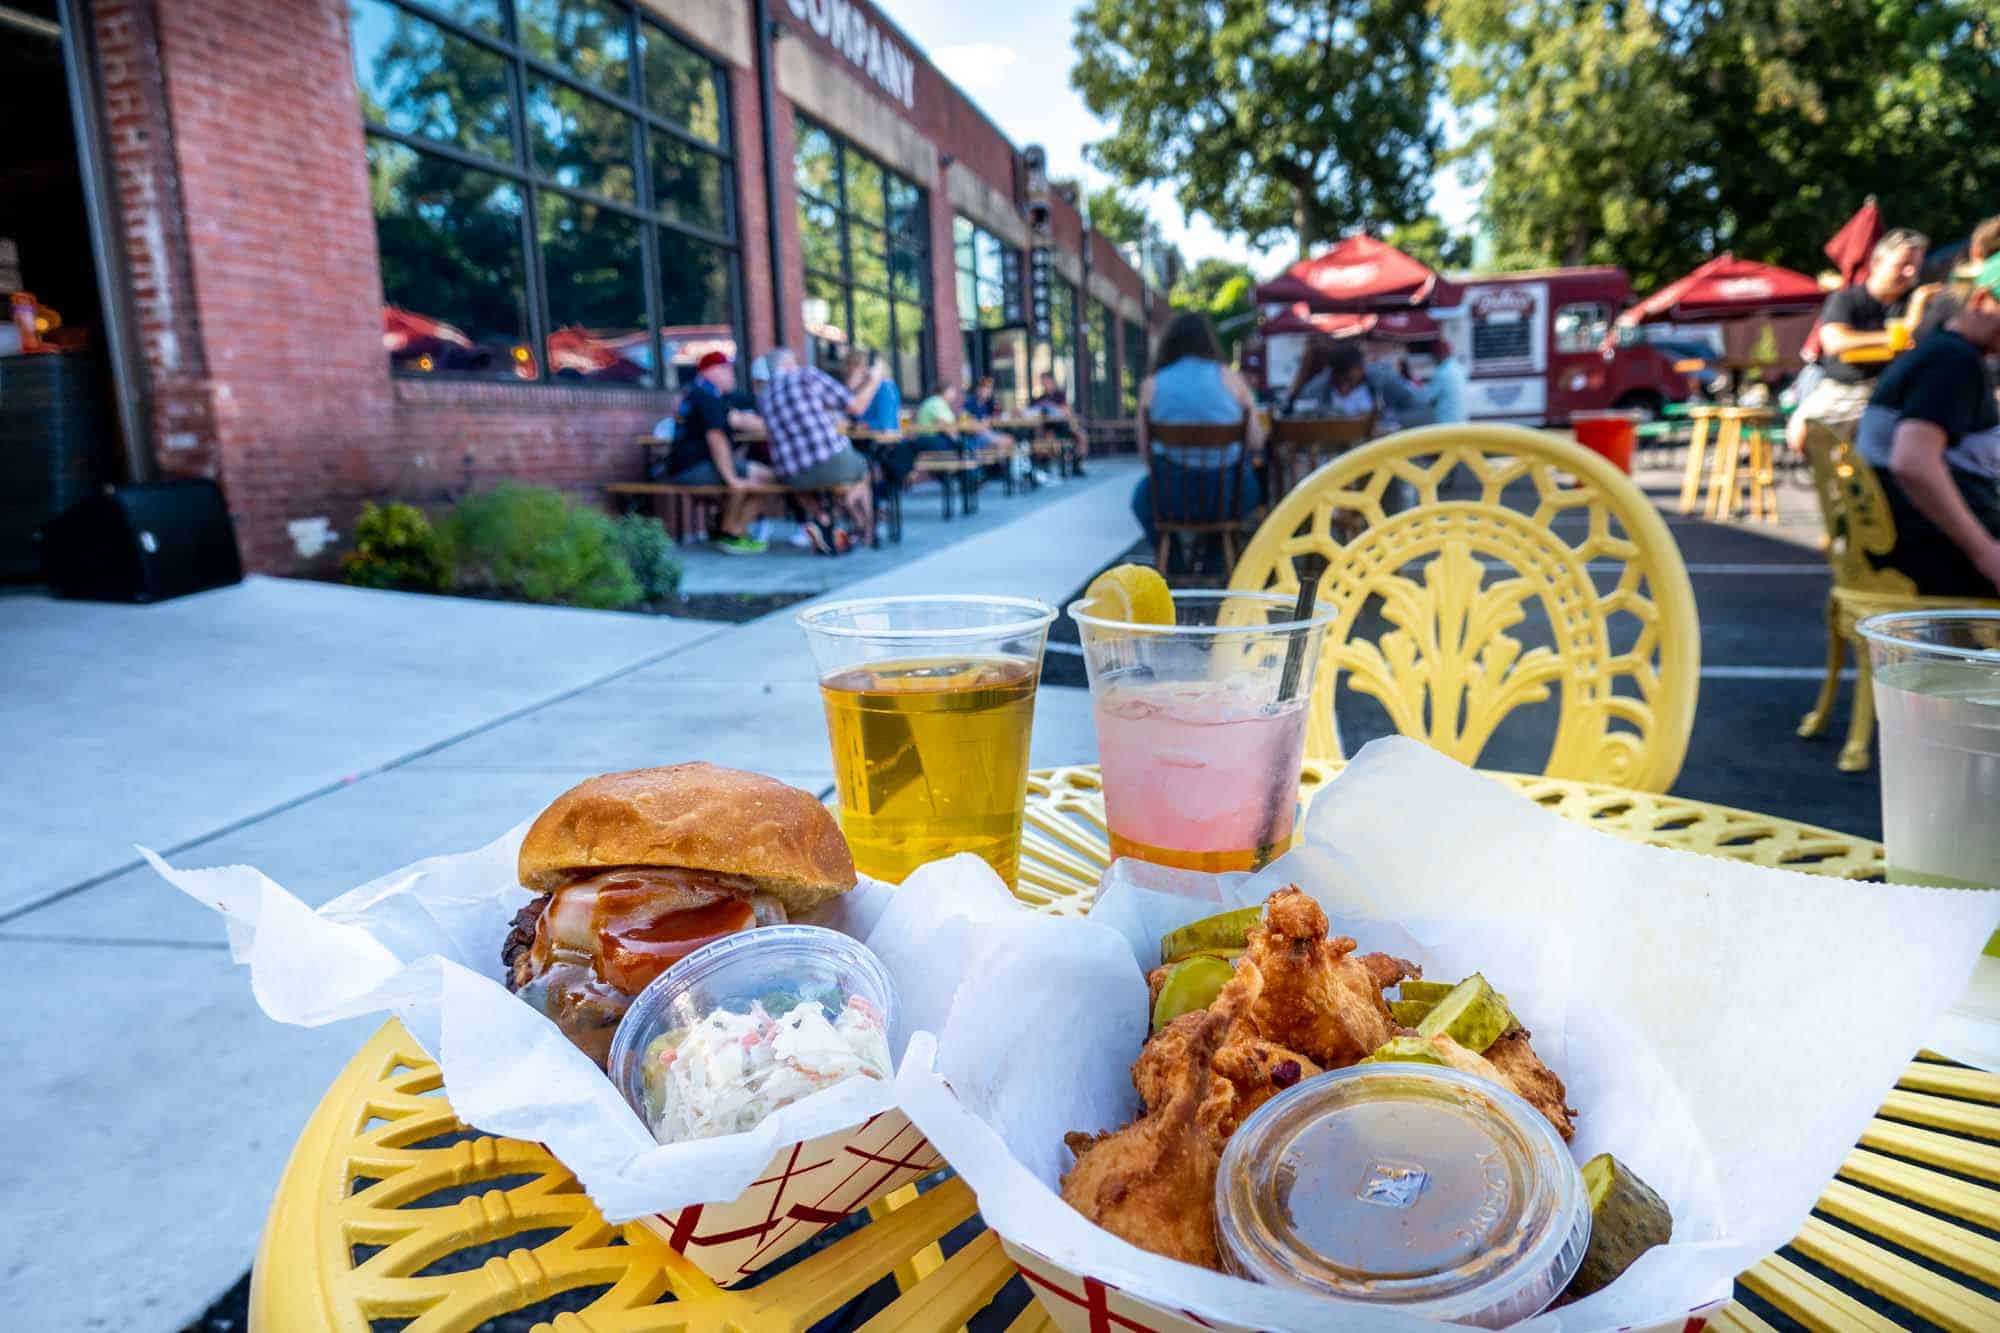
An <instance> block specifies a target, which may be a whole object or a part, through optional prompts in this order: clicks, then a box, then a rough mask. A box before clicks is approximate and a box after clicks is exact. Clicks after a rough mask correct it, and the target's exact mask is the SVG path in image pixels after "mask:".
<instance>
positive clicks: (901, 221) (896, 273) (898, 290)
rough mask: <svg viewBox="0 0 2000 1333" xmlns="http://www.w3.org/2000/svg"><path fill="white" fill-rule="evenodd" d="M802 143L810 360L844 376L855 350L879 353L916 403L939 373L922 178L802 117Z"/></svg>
mask: <svg viewBox="0 0 2000 1333" xmlns="http://www.w3.org/2000/svg"><path fill="white" fill-rule="evenodd" d="M797 138H798V146H797V151H796V154H795V159H794V170H795V173H796V178H797V181H798V188H799V244H800V248H801V249H802V250H803V251H804V254H805V270H806V301H805V311H804V315H805V326H806V337H807V340H808V342H809V343H810V344H811V347H812V358H813V360H814V362H815V363H817V364H818V365H820V366H822V367H824V368H826V369H828V370H831V371H834V372H835V373H838V371H839V362H840V361H841V360H842V358H843V357H844V356H845V354H846V352H847V349H848V348H849V347H855V346H859V347H862V348H865V349H867V350H868V351H871V352H879V353H881V354H882V355H883V356H884V357H886V358H887V359H888V363H889V368H890V370H891V372H892V373H893V374H894V376H895V380H896V387H897V388H899V389H901V390H902V391H903V396H904V397H905V398H907V399H914V398H915V397H916V396H918V395H920V394H922V392H923V391H924V389H925V387H926V386H927V384H928V382H929V375H930V367H931V329H930V306H931V303H930V204H929V200H928V199H926V198H925V195H924V191H923V189H922V188H921V187H919V186H918V185H917V184H916V183H915V182H914V181H910V180H907V179H905V178H904V177H902V176H899V175H897V174H896V173H895V172H893V171H891V170H889V169H888V168H887V167H885V166H883V165H882V164H881V163H880V162H878V161H876V160H875V159H874V158H872V157H870V156H868V154H866V153H864V152H862V151H861V150H860V149H858V148H856V147H855V146H854V145H853V144H850V143H848V142H847V141H846V140H844V139H842V138H841V137H840V136H839V135H837V134H834V133H833V132H832V131H831V130H828V129H826V128H824V127H823V126H821V125H818V124H815V123H814V122H813V121H810V120H808V119H806V118H805V117H804V116H800V117H799V118H798V132H797Z"/></svg>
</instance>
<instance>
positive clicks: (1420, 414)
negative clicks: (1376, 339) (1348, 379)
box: [1362, 353, 1431, 431]
mask: <svg viewBox="0 0 2000 1333" xmlns="http://www.w3.org/2000/svg"><path fill="white" fill-rule="evenodd" d="M1362 376H1363V378H1365V379H1366V380H1367V381H1368V388H1369V391H1370V392H1371V393H1373V394H1374V396H1375V424H1376V425H1377V426H1378V427H1379V428H1380V429H1381V430H1382V431H1392V430H1405V429H1407V428H1409V427H1411V426H1428V425H1429V424H1430V421H1431V411H1430V407H1429V405H1427V404H1426V403H1425V402H1424V400H1423V397H1422V394H1421V393H1420V392H1419V390H1418V388H1417V386H1416V385H1414V384H1412V383H1410V381H1409V380H1407V379H1405V378H1404V377H1403V374H1402V372H1401V371H1399V370H1397V369H1396V361H1395V356H1394V354H1393V353H1391V354H1388V355H1384V356H1378V357H1374V358H1372V359H1370V360H1369V361H1368V364H1367V365H1366V366H1365V367H1364V368H1363V370H1362Z"/></svg>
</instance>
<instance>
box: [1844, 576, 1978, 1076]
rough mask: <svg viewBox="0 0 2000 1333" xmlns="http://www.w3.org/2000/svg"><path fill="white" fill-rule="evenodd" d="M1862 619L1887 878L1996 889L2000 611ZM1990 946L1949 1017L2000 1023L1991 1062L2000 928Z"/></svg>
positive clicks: (1899, 614) (1907, 613) (1913, 613)
mask: <svg viewBox="0 0 2000 1333" xmlns="http://www.w3.org/2000/svg"><path fill="white" fill-rule="evenodd" d="M1859 629H1860V632H1861V635H1862V637H1863V638H1865V639H1866V640H1867V641H1868V652H1869V663H1870V666H1871V668H1872V670H1873V674H1874V679H1875V714H1876V718H1877V729H1876V734H1877V735H1878V736H1879V737H1880V739H1881V746H1882V842H1883V844H1884V848H1885V850H1886V851H1887V853H1888V862H1889V878H1890V880H1891V881H1893V882H1895V883H1899V884H1935V885H1942V886H1944V887H1948V888H1958V889H2000V611H1974V610H1937V611H1899V612H1894V613H1892V614H1889V615H1880V616H1870V617H1869V618H1868V619H1866V620H1864V621H1862V622H1861V624H1860V626H1859ZM1986 955H1987V956H1986V957H1984V958H1982V959H1981V960H1980V964H1979V969H1978V971H1977V972H1976V973H1975V974H1974V977H1973V984H1972V988H1971V990H1969V991H1967V992H1966V994H1965V996H1964V997H1963V998H1961V999H1960V1001H1959V1003H1958V1004H1957V1005H1956V1006H1955V1007H1954V1009H1953V1011H1952V1019H1951V1021H1953V1022H1965V1021H1971V1022H1974V1023H1978V1024H1982V1025H1992V1026H1991V1027H1990V1028H1987V1029H1986V1031H1987V1035H1985V1036H1984V1037H1983V1043H1984V1046H1985V1047H1986V1048H1987V1049H1988V1052H1989V1053H1988V1054H1987V1055H1986V1056H1985V1058H1983V1059H1980V1060H1979V1061H1978V1063H1981V1064H1986V1065H1987V1066H1988V1067H1992V1066H1993V1063H1994V1061H1995V1060H1996V1058H2000V934H1996V935H1994V936H1993V937H1992V938H1991V939H1989V940H1988V941H1987V943H1986ZM1979 1040H1980V1039H1975V1041H1976V1042H1977V1041H1979ZM1960 1049H1961V1050H1963V1049H1965V1048H1964V1047H1963V1046H1961V1047H1960ZM1950 1053H1951V1052H1949V1051H1947V1054H1950ZM1959 1058H1966V1057H1965V1056H1963V1055H1961V1056H1960V1057H1959Z"/></svg>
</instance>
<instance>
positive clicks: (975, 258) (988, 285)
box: [951, 213, 1025, 329]
mask: <svg viewBox="0 0 2000 1333" xmlns="http://www.w3.org/2000/svg"><path fill="white" fill-rule="evenodd" d="M951 237H952V268H953V270H954V271H955V272H956V273H958V274H959V275H960V276H961V277H963V278H967V279H969V280H970V281H971V284H972V308H971V309H969V310H968V309H967V308H966V306H965V302H963V301H960V302H959V303H958V326H959V328H960V329H1005V328H1020V327H1024V325H1023V324H1022V322H1021V321H1020V320H1018V319H1016V320H1009V319H1008V318H1007V311H1008V310H1009V309H1010V308H1012V309H1015V310H1019V309H1021V308H1022V306H1023V305H1024V302H1023V300H1022V293H1021V272H1022V269H1023V268H1024V267H1025V265H1024V264H1023V263H1021V262H1020V248H1019V247H1018V246H1013V245H1009V244H1008V243H1007V242H1006V241H1005V240H1004V239H1003V238H1002V237H1001V236H1000V235H999V234H998V233H996V232H994V231H992V230H991V229H990V228H987V227H982V226H980V225H979V224H978V223H977V222H975V221H974V220H973V219H971V218H969V217H967V216H965V214H963V213H953V214H952V218H951ZM982 239H984V240H985V241H986V242H987V243H988V244H989V245H990V247H991V252H992V256H993V259H994V261H995V262H996V263H997V264H998V265H999V269H1000V271H999V272H998V273H988V272H986V270H985V266H984V265H982V264H981V263H980V261H979V252H980V241H981V240H982ZM1010 250H1012V251H1013V252H1014V254H1015V257H1016V262H1015V264H1014V269H1013V279H1014V281H1013V285H1012V289H1011V290H1010V289H1009V285H1008V281H1007V278H1008V270H1007V262H1006V255H1007V252H1008V251H1010ZM960 285H961V286H963V284H960ZM988 289H990V290H991V291H992V292H993V294H994V296H995V298H996V299H995V300H994V303H993V308H994V311H995V313H994V316H993V318H992V319H990V320H988V319H985V318H983V317H982V315H981V311H982V310H983V309H984V308H985V307H984V303H983V302H982V301H981V300H980V295H981V293H982V292H983V291H985V290H988Z"/></svg>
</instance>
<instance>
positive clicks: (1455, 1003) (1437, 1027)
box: [1417, 972, 1517, 1054]
mask: <svg viewBox="0 0 2000 1333" xmlns="http://www.w3.org/2000/svg"><path fill="white" fill-rule="evenodd" d="M1515 1026H1517V1024H1516V1023H1515V1022H1514V1014H1513V1011H1512V1010H1510V1009H1509V1008H1508V1007H1507V1001H1506V999H1505V998H1504V997H1502V996H1501V994H1500V992H1499V991H1496V990H1494V989H1493V987H1492V986H1490V985H1488V984H1487V982H1486V978H1485V977H1482V976H1480V975H1479V974H1478V973H1477V972H1474V973H1473V974H1472V975H1471V976H1469V977H1467V978H1466V979H1465V980H1463V981H1461V982H1459V983H1458V985H1457V986H1455V987H1453V988H1452V992H1451V994H1449V995H1447V996H1445V997H1444V998H1443V999H1442V1000H1439V1001H1438V1002H1437V1007H1436V1008H1434V1009H1432V1010H1431V1011H1430V1012H1429V1013H1428V1014H1425V1015H1424V1017H1423V1021H1422V1022H1420V1023H1418V1024H1417V1031H1418V1032H1419V1033H1421V1034H1422V1035H1424V1036H1426V1037H1435V1036H1436V1035H1437V1034H1438V1033H1440V1032H1442V1033H1444V1034H1445V1035H1446V1036H1448V1037H1450V1038H1451V1039H1452V1040H1453V1041H1455V1042H1457V1043H1458V1044H1459V1045H1461V1046H1463V1047H1464V1048H1465V1049H1466V1050H1468V1051H1471V1052H1473V1053H1474V1054H1478V1053H1479V1052H1481V1051H1483V1050H1485V1049H1486V1048H1487V1047H1488V1046H1491V1045H1492V1044H1493V1043H1494V1042H1496V1041H1498V1040H1500V1038H1501V1037H1502V1036H1504V1035H1505V1034H1506V1032H1507V1031H1508V1029H1510V1028H1513V1027H1515Z"/></svg>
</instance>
